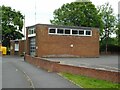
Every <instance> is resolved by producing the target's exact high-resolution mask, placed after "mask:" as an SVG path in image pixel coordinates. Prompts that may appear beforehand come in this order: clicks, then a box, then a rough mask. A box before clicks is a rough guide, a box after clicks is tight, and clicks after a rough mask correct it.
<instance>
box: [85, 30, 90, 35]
mask: <svg viewBox="0 0 120 90" xmlns="http://www.w3.org/2000/svg"><path fill="white" fill-rule="evenodd" d="M86 31H90V35H86ZM84 33H85V36H92V30H85V31H84Z"/></svg>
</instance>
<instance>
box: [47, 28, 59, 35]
mask: <svg viewBox="0 0 120 90" xmlns="http://www.w3.org/2000/svg"><path fill="white" fill-rule="evenodd" d="M50 29H55V33H50ZM48 34H57V28H48Z"/></svg>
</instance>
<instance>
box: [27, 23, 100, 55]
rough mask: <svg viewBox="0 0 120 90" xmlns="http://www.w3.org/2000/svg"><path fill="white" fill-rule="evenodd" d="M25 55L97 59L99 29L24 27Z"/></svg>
mask: <svg viewBox="0 0 120 90" xmlns="http://www.w3.org/2000/svg"><path fill="white" fill-rule="evenodd" d="M26 54H28V55H32V56H38V57H99V29H98V28H92V27H75V26H57V25H48V24H36V25H33V26H29V27H26Z"/></svg>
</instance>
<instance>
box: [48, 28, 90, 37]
mask: <svg viewBox="0 0 120 90" xmlns="http://www.w3.org/2000/svg"><path fill="white" fill-rule="evenodd" d="M50 29H55V33H50ZM58 29H63V34H61V33H57V30H58ZM66 29H67V30H70V34H65V30H66ZM73 30H77V32H78V33H77V34H72V31H73ZM79 31H84V34H83V35H82V34H81V35H80V34H79ZM86 31H90V33H91V34H90V35H86ZM48 34H50V35H65V36H67V35H70V36H92V30H85V29H70V28H48Z"/></svg>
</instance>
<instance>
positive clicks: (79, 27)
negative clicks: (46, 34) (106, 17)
mask: <svg viewBox="0 0 120 90" xmlns="http://www.w3.org/2000/svg"><path fill="white" fill-rule="evenodd" d="M37 25H42V26H47V27H50V28H71V29H89V30H91V29H92V28H96V27H82V26H63V25H52V24H35V25H32V26H28V27H26V28H30V27H35V26H37ZM96 29H99V28H96Z"/></svg>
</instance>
